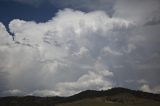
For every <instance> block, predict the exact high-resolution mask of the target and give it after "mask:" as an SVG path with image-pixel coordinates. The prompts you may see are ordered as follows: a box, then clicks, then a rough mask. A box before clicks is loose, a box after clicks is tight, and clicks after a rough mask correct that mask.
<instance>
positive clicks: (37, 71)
mask: <svg viewBox="0 0 160 106" xmlns="http://www.w3.org/2000/svg"><path fill="white" fill-rule="evenodd" d="M131 24H132V22H129V21H127V20H122V19H118V18H109V17H108V15H107V14H106V13H105V12H103V11H95V12H90V13H84V12H81V11H74V10H72V9H65V10H62V11H59V12H58V13H57V15H56V17H54V18H53V19H51V20H49V21H48V22H46V23H36V22H32V21H29V22H27V21H24V20H19V19H15V20H13V21H11V22H10V24H9V29H10V31H11V32H12V33H13V34H14V35H15V40H14V41H12V39H11V36H9V34H8V33H7V32H6V29H5V28H4V26H3V25H2V24H1V33H2V35H1V37H2V38H1V42H2V45H1V48H0V52H1V54H3V55H1V58H3V59H2V60H3V62H1V63H0V64H1V66H3V67H1V73H6V75H4V76H3V77H4V79H5V78H6V79H7V81H6V83H5V84H4V86H6V87H7V88H8V92H7V91H4V92H3V93H11V92H12V91H13V94H14V93H20V92H23V93H26V94H37V95H38V94H43V95H45V92H46V93H47V92H49V91H50V92H52V93H53V95H54V94H59V95H70V94H72V93H76V92H79V91H81V90H85V89H107V88H110V87H112V86H113V85H114V82H113V81H112V80H111V78H112V77H113V76H114V73H113V72H111V71H110V70H109V67H108V66H107V64H105V63H104V62H103V61H107V58H106V59H103V58H104V57H107V56H105V55H106V53H107V54H108V55H115V56H117V54H120V52H121V51H120V50H116V47H113V48H111V47H112V46H116V45H117V44H116V42H120V39H118V38H120V37H121V36H122V37H123V36H126V35H125V34H123V35H119V34H120V33H121V30H124V29H129V27H130V26H131ZM115 29H116V30H115ZM3 33H4V34H3ZM123 33H124V32H123ZM112 41H114V42H115V43H114V42H112ZM105 48H110V49H109V50H105ZM112 49H113V50H112ZM112 51H114V52H112ZM4 64H5V65H4ZM7 88H6V89H7ZM47 94H48V93H47Z"/></svg>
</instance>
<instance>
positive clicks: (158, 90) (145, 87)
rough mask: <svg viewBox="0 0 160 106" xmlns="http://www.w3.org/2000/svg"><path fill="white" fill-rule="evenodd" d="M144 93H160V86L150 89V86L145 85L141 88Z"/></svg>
mask: <svg viewBox="0 0 160 106" xmlns="http://www.w3.org/2000/svg"><path fill="white" fill-rule="evenodd" d="M140 89H141V90H142V91H145V92H150V93H160V86H156V87H152V88H151V87H150V86H149V85H147V84H144V85H142V86H141V88H140Z"/></svg>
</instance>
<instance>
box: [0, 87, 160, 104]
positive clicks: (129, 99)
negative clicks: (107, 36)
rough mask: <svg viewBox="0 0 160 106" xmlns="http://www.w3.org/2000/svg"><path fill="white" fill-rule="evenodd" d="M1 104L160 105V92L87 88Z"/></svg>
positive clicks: (1, 101) (3, 100)
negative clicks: (80, 90)
mask: <svg viewBox="0 0 160 106" xmlns="http://www.w3.org/2000/svg"><path fill="white" fill-rule="evenodd" d="M0 106H160V94H152V93H146V92H142V91H134V90H130V89H126V88H112V89H109V90H106V91H94V90H87V91H83V92H81V93H78V94H75V95H73V96H70V97H35V96H24V97H13V96H12V97H2V98H0Z"/></svg>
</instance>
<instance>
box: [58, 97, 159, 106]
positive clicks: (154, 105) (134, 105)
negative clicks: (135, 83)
mask: <svg viewBox="0 0 160 106" xmlns="http://www.w3.org/2000/svg"><path fill="white" fill-rule="evenodd" d="M126 100H127V98H126ZM56 106H160V102H158V101H154V100H147V99H141V98H134V99H133V101H132V102H131V100H130V101H128V102H127V101H126V102H123V103H122V102H112V101H106V99H105V97H103V98H93V99H83V100H79V101H75V102H70V103H63V104H57V105H56Z"/></svg>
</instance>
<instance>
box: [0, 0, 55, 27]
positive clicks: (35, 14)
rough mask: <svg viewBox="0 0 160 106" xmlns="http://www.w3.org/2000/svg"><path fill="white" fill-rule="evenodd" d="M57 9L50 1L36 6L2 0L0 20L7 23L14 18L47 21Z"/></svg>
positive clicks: (0, 2)
mask: <svg viewBox="0 0 160 106" xmlns="http://www.w3.org/2000/svg"><path fill="white" fill-rule="evenodd" d="M57 11H58V7H55V6H53V5H51V4H49V3H43V4H41V5H40V6H34V5H29V4H24V3H19V2H14V1H0V13H1V15H0V21H1V22H3V23H4V24H5V25H8V24H9V22H10V21H11V20H12V19H23V20H26V21H36V22H45V21H48V20H49V19H51V18H52V17H53V16H54V15H55V13H56V12H57Z"/></svg>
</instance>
